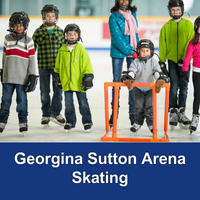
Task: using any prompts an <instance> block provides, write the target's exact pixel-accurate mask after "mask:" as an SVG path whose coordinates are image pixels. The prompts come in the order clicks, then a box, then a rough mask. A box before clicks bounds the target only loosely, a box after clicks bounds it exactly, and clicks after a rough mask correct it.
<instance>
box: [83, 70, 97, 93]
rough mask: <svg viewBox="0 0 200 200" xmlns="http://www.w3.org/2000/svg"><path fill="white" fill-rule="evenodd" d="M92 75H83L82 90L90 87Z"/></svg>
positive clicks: (91, 85)
mask: <svg viewBox="0 0 200 200" xmlns="http://www.w3.org/2000/svg"><path fill="white" fill-rule="evenodd" d="M93 78H94V75H93V74H85V75H84V77H83V82H82V88H81V89H82V90H84V91H86V90H88V89H90V88H92V87H93V82H92V80H93Z"/></svg>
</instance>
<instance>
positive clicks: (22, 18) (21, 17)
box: [8, 11, 30, 34]
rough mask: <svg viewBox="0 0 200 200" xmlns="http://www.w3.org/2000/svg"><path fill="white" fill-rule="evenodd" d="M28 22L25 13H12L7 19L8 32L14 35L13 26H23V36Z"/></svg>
mask: <svg viewBox="0 0 200 200" xmlns="http://www.w3.org/2000/svg"><path fill="white" fill-rule="evenodd" d="M29 22H30V19H29V17H28V14H27V13H26V12H23V11H22V12H14V13H13V14H12V15H11V17H10V19H9V30H8V31H10V32H14V33H15V30H14V24H23V26H24V34H25V33H26V31H27V29H28V24H29Z"/></svg>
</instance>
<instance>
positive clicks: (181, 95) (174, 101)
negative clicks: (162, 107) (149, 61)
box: [168, 60, 190, 109]
mask: <svg viewBox="0 0 200 200" xmlns="http://www.w3.org/2000/svg"><path fill="white" fill-rule="evenodd" d="M168 67H169V77H170V93H169V108H178V109H179V108H181V107H184V108H185V107H186V100H187V91H188V85H187V87H184V85H183V84H182V83H181V79H180V75H179V73H178V70H177V63H175V62H173V61H171V60H168ZM188 77H190V65H189V70H188ZM178 90H179V92H178Z"/></svg>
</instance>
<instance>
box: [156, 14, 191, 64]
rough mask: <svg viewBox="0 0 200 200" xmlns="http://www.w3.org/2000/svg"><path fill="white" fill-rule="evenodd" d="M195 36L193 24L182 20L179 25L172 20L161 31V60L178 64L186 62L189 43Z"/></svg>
mask: <svg viewBox="0 0 200 200" xmlns="http://www.w3.org/2000/svg"><path fill="white" fill-rule="evenodd" d="M193 36H194V28H193V25H192V23H191V22H190V21H189V20H187V19H184V18H183V19H182V20H181V21H180V22H179V23H178V24H177V23H176V22H174V21H173V20H172V19H170V20H169V21H168V22H167V23H166V24H165V25H164V26H163V27H162V29H161V31H160V39H159V54H160V60H161V61H162V62H165V61H166V59H168V60H171V61H173V62H175V63H178V61H179V60H184V58H185V54H186V51H187V46H188V44H189V41H190V40H191V39H192V37H193Z"/></svg>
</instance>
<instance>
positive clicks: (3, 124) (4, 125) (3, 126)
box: [0, 123, 6, 134]
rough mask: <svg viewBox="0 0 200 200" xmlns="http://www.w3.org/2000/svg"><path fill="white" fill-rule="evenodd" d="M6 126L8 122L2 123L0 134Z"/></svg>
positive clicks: (0, 124)
mask: <svg viewBox="0 0 200 200" xmlns="http://www.w3.org/2000/svg"><path fill="white" fill-rule="evenodd" d="M5 127H6V123H0V134H1V133H2V132H3V130H4V129H5Z"/></svg>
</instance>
